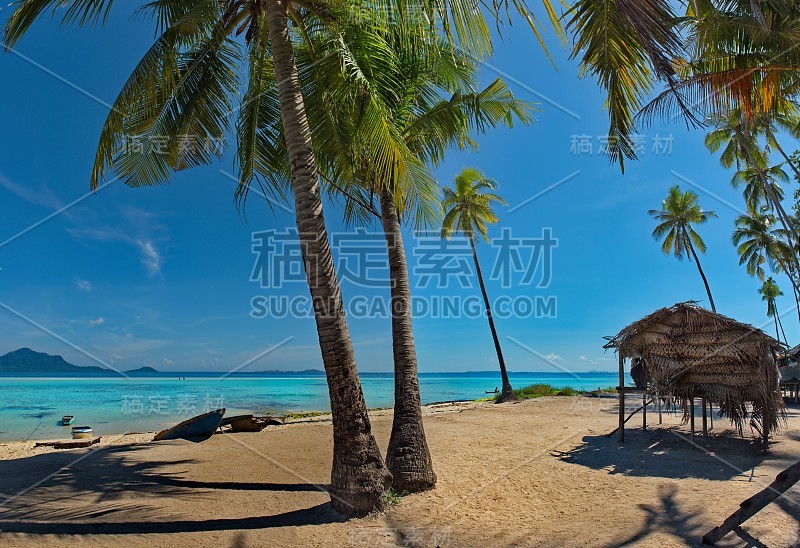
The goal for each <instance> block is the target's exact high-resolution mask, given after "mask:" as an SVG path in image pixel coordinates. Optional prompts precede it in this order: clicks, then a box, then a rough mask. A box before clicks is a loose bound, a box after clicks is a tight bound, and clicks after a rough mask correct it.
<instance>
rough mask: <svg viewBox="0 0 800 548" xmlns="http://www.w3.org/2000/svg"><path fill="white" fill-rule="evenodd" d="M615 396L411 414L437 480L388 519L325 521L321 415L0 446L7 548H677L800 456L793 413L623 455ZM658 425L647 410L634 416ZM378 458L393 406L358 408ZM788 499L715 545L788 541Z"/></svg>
mask: <svg viewBox="0 0 800 548" xmlns="http://www.w3.org/2000/svg"><path fill="white" fill-rule="evenodd" d="M616 411H617V408H616V404H615V401H614V400H610V399H603V398H588V397H574V398H573V397H548V398H539V399H535V400H528V401H524V402H522V403H518V404H508V405H503V406H495V405H492V404H488V403H463V404H454V405H436V406H428V407H426V408H425V415H426V423H425V424H426V431H427V435H428V440H429V444H430V448H431V451H432V454H433V457H434V461H435V468H436V472H437V473H438V477H439V482H438V485H437V488H436V489H435V490H433V491H430V492H427V493H422V494H416V495H410V496H406V497H402V498H401V499H400V500H399V501H398V502H397V503H396V504H394V505H393V506H392V507H391V508H390V509H389V510H388V511H387V512H386V513H385V514H383V515H379V516H375V517H369V518H363V519H356V520H351V521H347V522H345V521H342V520H341V519H340V518H339V517H338V516H337V515H335V514H334V513H333V512H332V511H330V510H329V509H328V504H327V501H328V495H327V493H325V492H324V487H325V484H326V482H327V481H328V479H329V476H328V474H329V470H330V458H331V451H332V447H331V445H332V441H331V434H330V423H329V420H328V418H326V417H318V418H314V419H311V420H306V421H303V422H297V423H293V424H289V425H286V426H283V427H270V428H269V429H267V430H265V431H264V432H261V433H255V434H226V435H218V436H214V437H213V438H211V439H210V440H208V441H206V442H203V443H201V444H193V443H190V442H187V441H172V442H161V443H149V442H148V440H149V439H151V435H150V434H136V435H128V436H123V437H118V438H104V440H103V443H102V444H100V445H97V446H94V448H92V449H79V450H69V451H56V450H53V449H49V448H41V447H40V448H34V447H33V445H34V444H33V443H9V444H2V445H0V459H2V460H0V477H2V483H0V485H1V486H2V487H1V488H0V496H1V497H2V498H3V500H5V502H4V503H3V504H2V512H1V513H0V529H2V531H3V532H2V533H1V534H0V541H2V544H3V545H4V546H31V545H47V546H75V545H80V546H84V545H85V546H107V545H111V544H116V543H120V544H122V543H124V544H125V545H126V546H148V547H151V548H152V547H172V546H231V547H244V546H348V545H352V546H477V545H480V546H493V545H505V546H508V545H511V546H515V545H516V546H618V545H631V546H685V545H699V541H700V538H701V536H702V535H703V534H704V533H705V532H706V531H707V530H708V529H710V528H711V527H713V526H715V525H718V524H719V523H720V522H721V521H722V520H723V519H724V518H725V517H727V516H728V515H729V514H730V513H732V512H733V511H734V510H736V509H737V508H738V505H739V502H740V501H742V500H744V499H745V498H747V497H749V496H751V495H752V494H754V493H756V492H757V491H759V490H761V489H763V488H764V487H766V486H767V485H768V484H769V483H770V482H771V481H772V480H773V479H774V477H775V475H776V474H777V473H778V472H780V471H781V470H782V469H783V468H785V467H786V466H788V465H789V464H791V463H792V462H794V461H796V459H797V456H798V455H800V435H799V434H798V431H800V410H798V409H797V408H796V407H795V408H790V409H789V424H788V427H787V428H785V429H784V430H783V432H782V433H781V435H780V436H777V437H776V438H775V439H774V443H773V444H772V445H771V448H770V453H769V455H767V456H766V457H765V456H764V455H762V454H761V453H760V452H759V451H758V449H757V448H756V447H755V446H754V445H753V444H752V442H751V441H750V440H749V439H742V438H738V437H735V436H733V435H732V434H733V433H732V432H730V431H727V432H726V431H724V430H725V428H726V426H727V425H726V424H725V423H724V421H722V420H717V421H716V423H715V426H716V428H715V430H714V436H712V438H711V439H710V440H708V441H705V440H702V438H698V442H699V445H700V446H701V447H702V449H697V448H693V447H692V446H691V445H690V444H689V443H688V442H687V440H686V439H685V437H684V434H685V433H686V428H685V427H680V426H679V425H680V421H679V418H678V417H677V416H675V415H672V416H668V415H665V420H664V424H663V425H661V426H654V427H653V428H651V429H648V431H647V432H643V431H642V430H641V419H640V418H638V417H634V418H633V419H632V420H631V422H630V423H629V424H630V425H631V428H629V430H628V431H627V441H626V443H625V444H624V445H622V444H620V443H618V442H617V441H616V437H611V438H609V437H606V436H605V434H607V433H608V432H610V431H612V430H613V429H614V427H615V426H616ZM648 418H649V422H650V423H651V424H654V423H657V416H656V415H655V414H654V413H652V412H651V413H650V414H649V415H648ZM372 419H373V427H374V431H375V434H376V436H377V439H378V442H379V443H380V444H381V446H382V447H384V448H385V446H386V443H387V441H388V435H389V430H390V427H391V411H376V412H373V413H372ZM798 521H800V491H799V490H798V488H797V487H795V488H794V489H793V490H792V491H790V492H789V493H788V494H787V495H786V496H784V497H783V498H782V499H781V500H779V501H777V502H776V503H773V504H771V505H770V506H769V507H767V508H766V509H765V510H764V511H762V512H761V513H759V514H758V515H756V516H755V517H754V518H752V519H751V520H750V521H748V522H747V523H746V524H745V526H744V528H743V531H742V532H741V533H740V534H739V535H735V534H731V535H729V536H728V537H726V538H725V539H724V540H723V542H722V543H721V545H723V546H763V545H766V546H797V545H798V543H799V542H800V525H798Z"/></svg>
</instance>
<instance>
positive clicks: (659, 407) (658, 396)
mask: <svg viewBox="0 0 800 548" xmlns="http://www.w3.org/2000/svg"><path fill="white" fill-rule="evenodd" d="M656 399H657V400H658V424H663V423H664V419H663V417H662V416H661V394H659V393H658V392H656Z"/></svg>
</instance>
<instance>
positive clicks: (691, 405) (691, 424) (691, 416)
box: [689, 396, 694, 443]
mask: <svg viewBox="0 0 800 548" xmlns="http://www.w3.org/2000/svg"><path fill="white" fill-rule="evenodd" d="M689 428H691V430H692V443H694V396H692V397H691V398H690V399H689Z"/></svg>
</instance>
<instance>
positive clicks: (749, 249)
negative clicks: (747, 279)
mask: <svg viewBox="0 0 800 548" xmlns="http://www.w3.org/2000/svg"><path fill="white" fill-rule="evenodd" d="M735 223H736V230H735V231H734V232H733V238H732V239H733V243H734V245H735V246H736V250H737V252H738V253H739V264H740V265H745V269H746V270H747V273H748V274H749V275H750V276H757V277H758V279H759V280H761V281H763V280H764V268H763V265H764V264H765V263H766V264H768V265H769V266H770V268H771V269H772V270H774V267H775V261H776V256H777V254H778V248H777V245H778V242H777V240H776V238H775V236H774V234H773V233H772V226H773V225H774V224H775V216H774V215H772V214H771V213H770V212H769V209H768V208H766V207H761V208H758V209H756V208H754V207H752V206H751V207H749V208H748V212H747V213H743V214H741V215H739V216H738V217H736V220H735Z"/></svg>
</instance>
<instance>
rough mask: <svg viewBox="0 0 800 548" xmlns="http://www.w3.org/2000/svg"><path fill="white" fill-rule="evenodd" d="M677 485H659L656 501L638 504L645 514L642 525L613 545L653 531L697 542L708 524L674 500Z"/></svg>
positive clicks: (644, 536)
mask: <svg viewBox="0 0 800 548" xmlns="http://www.w3.org/2000/svg"><path fill="white" fill-rule="evenodd" d="M677 492H678V489H677V487H675V486H674V485H669V486H665V487H661V488H660V489H659V493H658V502H657V503H655V504H640V505H639V508H640V509H641V510H643V511H644V512H645V514H646V517H645V521H644V524H643V525H642V527H641V528H640V529H639V530H638V531H636V532H635V533H633V534H632V535H630V536H627V537H624V538H621V539H619V540H617V541H614V542H613V543H611V544H612V545H613V546H627V545H629V544H632V543H634V542H637V541H640V540H642V539H644V538H646V537H648V536H650V535H651V534H653V533H661V534H663V533H667V534H670V535H674V536H676V537H679V538H681V539H683V540H684V541H686V543H687V544H690V545H693V544H699V543H700V539H701V537H702V536H703V534H704V533H705V532H706V531H707V530H708V528H709V527H708V524H705V523H703V522H702V521H701V518H700V516H698V515H697V514H696V513H694V512H689V511H687V510H684V509H682V508H681V507H680V505H679V504H678V503H677V501H676V500H675V495H676V493H677Z"/></svg>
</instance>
